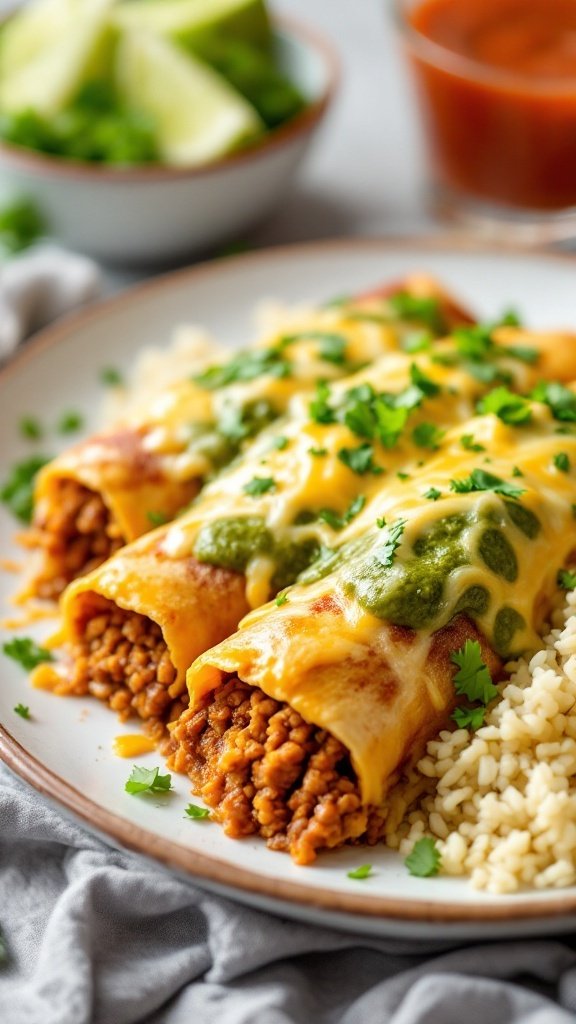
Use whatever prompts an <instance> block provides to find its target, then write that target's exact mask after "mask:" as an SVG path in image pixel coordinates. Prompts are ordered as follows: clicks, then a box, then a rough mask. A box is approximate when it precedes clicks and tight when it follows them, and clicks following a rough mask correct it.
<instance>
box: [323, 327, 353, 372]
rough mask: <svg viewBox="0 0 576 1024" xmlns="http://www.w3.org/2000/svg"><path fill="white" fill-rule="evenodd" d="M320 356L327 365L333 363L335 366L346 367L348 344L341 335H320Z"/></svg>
mask: <svg viewBox="0 0 576 1024" xmlns="http://www.w3.org/2000/svg"><path fill="white" fill-rule="evenodd" d="M318 337H319V338H320V344H319V345H318V355H319V356H320V358H321V359H323V360H324V362H326V363H333V364H334V366H344V364H345V362H346V347H347V345H348V342H347V341H346V338H344V337H342V335H341V334H323V335H318Z"/></svg>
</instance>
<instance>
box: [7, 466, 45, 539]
mask: <svg viewBox="0 0 576 1024" xmlns="http://www.w3.org/2000/svg"><path fill="white" fill-rule="evenodd" d="M49 461H50V459H49V457H48V456H47V455H32V456H30V458H28V459H24V460H23V461H22V462H17V463H16V464H15V465H14V466H12V469H11V470H10V473H9V475H8V477H7V479H6V480H5V481H4V483H3V485H2V486H1V487H0V501H1V502H2V503H3V504H4V505H6V506H7V507H8V508H9V509H10V511H11V512H12V515H14V516H16V518H17V519H19V520H20V522H22V523H29V522H30V521H31V519H32V512H33V509H34V482H35V480H36V474H37V473H38V471H39V470H40V469H42V466H45V465H46V463H47V462H49Z"/></svg>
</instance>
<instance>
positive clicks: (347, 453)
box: [338, 444, 384, 476]
mask: <svg viewBox="0 0 576 1024" xmlns="http://www.w3.org/2000/svg"><path fill="white" fill-rule="evenodd" d="M373 456H374V448H373V447H372V445H371V444H360V445H358V447H357V448H341V449H340V451H339V452H338V458H339V459H340V461H341V462H343V463H344V465H345V466H348V468H349V469H351V470H352V472H353V473H358V474H359V475H360V476H362V475H363V474H364V473H374V474H379V473H383V472H384V470H383V469H382V466H377V465H376V463H375V462H374V457H373Z"/></svg>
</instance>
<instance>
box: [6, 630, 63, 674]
mask: <svg viewBox="0 0 576 1024" xmlns="http://www.w3.org/2000/svg"><path fill="white" fill-rule="evenodd" d="M2 651H3V652H4V654H5V655H6V656H7V657H8V658H12V660H13V661H17V662H18V664H19V665H21V666H22V668H23V669H25V670H26V672H30V671H31V670H32V669H33V668H36V666H37V665H41V664H42V662H44V661H54V655H53V654H52V653H51V652H50V651H49V650H47V649H46V647H40V646H39V645H38V644H37V643H36V642H35V641H34V640H32V639H31V638H30V637H28V636H15V637H14V639H13V640H8V641H7V642H6V643H5V644H2Z"/></svg>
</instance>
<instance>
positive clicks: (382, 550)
mask: <svg viewBox="0 0 576 1024" xmlns="http://www.w3.org/2000/svg"><path fill="white" fill-rule="evenodd" d="M405 526H406V520H405V519H399V520H398V522H396V523H394V526H390V527H389V528H388V536H387V538H386V540H385V541H384V543H383V544H380V545H379V546H378V547H377V548H376V549H375V551H374V558H375V559H376V560H377V561H378V562H380V565H382V566H384V568H385V569H389V568H390V566H391V565H392V564H393V562H394V559H395V557H396V551H397V550H398V548H399V547H400V544H401V543H402V534H403V533H404V528H405Z"/></svg>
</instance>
